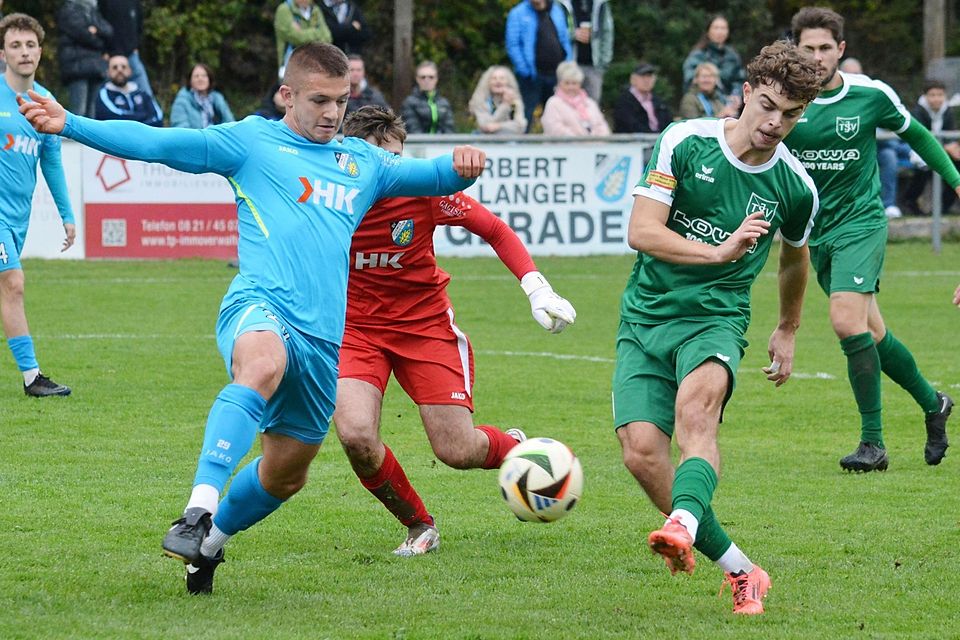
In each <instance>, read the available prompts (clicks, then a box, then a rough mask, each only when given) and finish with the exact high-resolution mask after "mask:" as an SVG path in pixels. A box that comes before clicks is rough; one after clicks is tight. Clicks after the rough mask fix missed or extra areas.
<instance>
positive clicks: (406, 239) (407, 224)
mask: <svg viewBox="0 0 960 640" xmlns="http://www.w3.org/2000/svg"><path fill="white" fill-rule="evenodd" d="M390 237H391V238H393V244H395V245H397V246H398V247H406V246H408V245H409V244H410V243H411V242H413V220H397V221H396V222H391V223H390Z"/></svg>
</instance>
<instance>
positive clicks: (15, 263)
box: [0, 227, 23, 271]
mask: <svg viewBox="0 0 960 640" xmlns="http://www.w3.org/2000/svg"><path fill="white" fill-rule="evenodd" d="M21 251H23V238H20V237H18V236H17V234H15V233H14V232H13V229H10V228H9V227H0V271H9V270H10V269H22V268H23V267H21V266H20V252H21Z"/></svg>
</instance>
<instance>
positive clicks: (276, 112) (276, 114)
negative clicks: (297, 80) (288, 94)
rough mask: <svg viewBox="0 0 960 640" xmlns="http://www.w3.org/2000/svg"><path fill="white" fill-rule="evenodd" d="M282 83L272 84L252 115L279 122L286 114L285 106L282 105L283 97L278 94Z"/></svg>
mask: <svg viewBox="0 0 960 640" xmlns="http://www.w3.org/2000/svg"><path fill="white" fill-rule="evenodd" d="M282 84H283V83H282V82H279V81H277V82H274V83H273V86H272V87H270V90H269V91H267V95H265V96H263V101H262V102H261V103H260V108H259V109H257V110H256V111H254V115H257V116H260V117H261V118H266V119H267V120H281V119H282V118H283V116H284V115H285V114H286V113H287V105H285V104H284V103H283V96H282V95H281V94H280V86H281V85H282Z"/></svg>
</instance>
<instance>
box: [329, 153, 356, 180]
mask: <svg viewBox="0 0 960 640" xmlns="http://www.w3.org/2000/svg"><path fill="white" fill-rule="evenodd" d="M333 155H334V157H336V159H337V166H338V167H340V169H341V170H342V171H343V172H344V173H345V174H347V175H348V176H350V177H351V178H356V177H357V176H358V175H360V168H359V167H357V161H356V160H354V159H353V156H352V155H350V154H349V153H344V152H342V151H337V152H335V153H334V154H333Z"/></svg>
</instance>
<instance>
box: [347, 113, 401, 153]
mask: <svg viewBox="0 0 960 640" xmlns="http://www.w3.org/2000/svg"><path fill="white" fill-rule="evenodd" d="M343 135H344V136H345V137H348V138H360V139H362V140H366V139H367V138H369V137H371V136H373V139H374V140H376V141H377V144H378V145H379V144H381V143H382V142H383V141H384V140H386V139H387V138H393V139H395V140H398V141H400V142H401V143H402V142H403V141H404V140H406V139H407V128H406V127H405V126H404V124H403V119H402V118H401V117H400V116H398V115H397V114H395V113H394V112H393V111H391V110H390V109H387V108H385V107H381V106H377V105H367V106H365V107H360V108H359V109H357V110H356V111H354V112H353V113H349V114H347V117H346V118H344V119H343Z"/></svg>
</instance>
